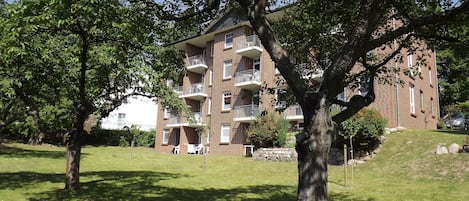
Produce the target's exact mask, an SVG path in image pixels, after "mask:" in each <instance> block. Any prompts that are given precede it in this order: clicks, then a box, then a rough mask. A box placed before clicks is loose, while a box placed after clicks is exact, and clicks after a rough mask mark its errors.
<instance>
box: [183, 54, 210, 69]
mask: <svg viewBox="0 0 469 201" xmlns="http://www.w3.org/2000/svg"><path fill="white" fill-rule="evenodd" d="M207 68H208V66H207V64H206V63H205V59H204V56H203V55H195V56H191V57H189V66H187V70H188V71H191V72H194V73H198V74H202V73H204V72H205V70H206V69H207Z"/></svg>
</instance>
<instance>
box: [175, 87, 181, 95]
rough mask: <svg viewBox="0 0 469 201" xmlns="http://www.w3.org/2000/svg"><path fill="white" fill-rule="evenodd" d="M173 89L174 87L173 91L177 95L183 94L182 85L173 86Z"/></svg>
mask: <svg viewBox="0 0 469 201" xmlns="http://www.w3.org/2000/svg"><path fill="white" fill-rule="evenodd" d="M173 89H174V92H176V94H178V95H182V94H183V91H182V86H174V87H173Z"/></svg>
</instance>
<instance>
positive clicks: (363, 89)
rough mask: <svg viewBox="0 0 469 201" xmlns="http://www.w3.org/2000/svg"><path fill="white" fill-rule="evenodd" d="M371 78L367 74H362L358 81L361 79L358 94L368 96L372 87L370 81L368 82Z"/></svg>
mask: <svg viewBox="0 0 469 201" xmlns="http://www.w3.org/2000/svg"><path fill="white" fill-rule="evenodd" d="M369 79H370V78H368V77H367V76H361V77H360V78H359V79H358V81H359V86H358V87H359V88H358V94H359V95H361V96H366V94H368V91H369V89H370V83H369V82H368V81H369Z"/></svg>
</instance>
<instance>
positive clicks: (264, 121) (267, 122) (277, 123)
mask: <svg viewBox="0 0 469 201" xmlns="http://www.w3.org/2000/svg"><path fill="white" fill-rule="evenodd" d="M288 128H289V124H288V121H287V120H286V119H285V118H284V117H282V116H280V115H279V114H278V113H276V112H272V111H271V112H268V111H265V112H262V113H261V114H260V115H259V116H257V118H256V120H255V121H254V122H253V123H252V124H251V125H250V126H249V128H248V130H247V135H248V140H249V141H250V142H251V143H252V144H253V145H255V146H256V147H282V146H284V145H285V143H286V140H287V133H288Z"/></svg>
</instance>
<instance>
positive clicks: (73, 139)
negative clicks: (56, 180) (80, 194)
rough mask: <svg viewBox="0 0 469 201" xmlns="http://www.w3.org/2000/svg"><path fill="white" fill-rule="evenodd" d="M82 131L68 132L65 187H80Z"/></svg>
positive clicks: (69, 188) (72, 188)
mask: <svg viewBox="0 0 469 201" xmlns="http://www.w3.org/2000/svg"><path fill="white" fill-rule="evenodd" d="M80 135H81V134H80V133H79V132H77V131H72V133H68V134H67V136H66V137H67V138H70V139H67V140H68V141H66V160H67V162H66V170H65V189H66V190H76V189H79V188H80V157H81V143H80V140H79V138H80Z"/></svg>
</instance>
